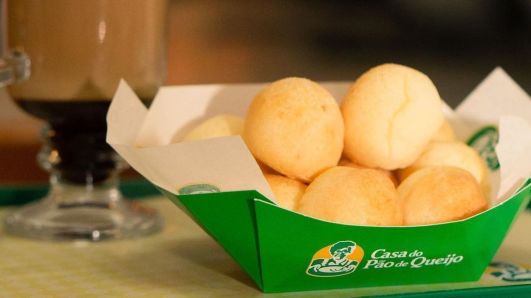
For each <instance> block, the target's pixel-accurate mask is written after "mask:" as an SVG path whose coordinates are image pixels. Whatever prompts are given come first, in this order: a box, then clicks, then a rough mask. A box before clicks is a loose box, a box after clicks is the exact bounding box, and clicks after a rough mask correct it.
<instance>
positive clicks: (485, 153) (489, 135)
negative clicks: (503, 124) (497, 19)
mask: <svg viewBox="0 0 531 298" xmlns="http://www.w3.org/2000/svg"><path fill="white" fill-rule="evenodd" d="M467 144H468V145H469V146H470V147H472V148H474V149H476V151H478V153H479V155H480V156H481V158H483V159H484V160H485V162H486V163H487V166H488V167H489V169H490V170H491V171H495V170H497V169H499V168H500V163H499V162H498V157H497V156H496V152H495V151H494V149H495V147H496V144H498V129H497V128H496V127H495V126H485V127H483V128H482V129H480V130H478V131H477V132H476V133H475V134H473V135H472V137H470V139H469V140H468V142H467Z"/></svg>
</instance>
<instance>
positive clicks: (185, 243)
mask: <svg viewBox="0 0 531 298" xmlns="http://www.w3.org/2000/svg"><path fill="white" fill-rule="evenodd" d="M145 204H147V205H149V206H151V207H153V208H156V209H157V210H159V211H160V212H161V213H162V216H163V218H164V220H165V228H164V229H163V231H162V232H160V233H158V234H155V235H151V236H148V237H145V238H139V239H132V240H119V241H109V242H99V243H90V242H84V241H80V242H46V241H33V240H27V239H21V238H16V237H12V236H9V235H6V234H5V232H4V231H3V230H0V289H1V290H0V296H2V297H34V296H35V297H104V296H113V297H238V296H239V297H255V296H262V295H264V294H261V293H260V291H259V290H258V289H257V288H256V287H255V286H254V285H253V283H252V281H251V280H250V278H248V277H247V276H246V274H245V273H244V272H243V271H242V270H241V269H240V268H239V267H238V265H237V264H236V263H235V262H234V261H233V260H232V259H231V258H230V257H229V255H227V254H226V253H225V252H224V251H223V249H222V248H221V247H220V246H219V245H218V244H217V243H216V242H214V240H212V239H211V238H210V237H209V236H208V235H207V234H205V232H203V231H202V230H201V229H200V228H199V227H198V226H197V225H196V224H195V223H194V222H193V221H192V220H191V219H190V218H188V217H187V216H186V215H185V214H184V213H183V212H182V211H181V210H179V209H178V208H177V207H175V206H173V204H172V203H171V202H170V201H169V200H167V199H164V198H159V197H156V198H152V199H149V200H146V201H145ZM10 209H11V208H2V209H0V218H3V216H4V215H5V214H6V213H7V212H9V211H10ZM529 227H531V211H529V210H527V211H524V212H523V213H522V214H521V215H520V217H519V219H518V221H517V222H516V224H515V225H514V226H513V228H512V230H511V232H510V233H509V235H508V236H507V238H506V240H505V242H504V244H503V246H502V248H501V250H500V251H499V253H498V255H497V256H496V258H495V259H496V260H499V261H506V262H511V263H515V264H519V265H521V266H523V267H524V268H527V269H531V237H529ZM513 284H514V285H522V284H531V281H527V282H520V283H513ZM499 285H511V283H507V282H503V281H501V280H499V279H497V278H494V277H492V276H491V275H489V274H487V273H486V274H484V277H483V278H482V279H481V280H480V281H479V282H477V283H460V284H439V285H420V286H408V287H384V288H372V289H348V290H335V291H328V292H304V293H285V294H274V295H273V294H269V295H266V296H267V297H277V296H282V297H284V296H288V297H297V296H304V297H321V296H323V295H330V296H334V297H352V296H359V295H376V294H378V295H382V294H394V293H404V292H425V291H432V290H446V289H454V288H474V287H491V286H499Z"/></svg>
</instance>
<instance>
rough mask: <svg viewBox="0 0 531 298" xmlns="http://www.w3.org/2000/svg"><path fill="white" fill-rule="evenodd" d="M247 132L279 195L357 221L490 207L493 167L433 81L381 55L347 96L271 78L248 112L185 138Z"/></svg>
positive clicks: (291, 203) (390, 221) (292, 204)
mask: <svg viewBox="0 0 531 298" xmlns="http://www.w3.org/2000/svg"><path fill="white" fill-rule="evenodd" d="M229 135H241V136H242V137H243V139H244V141H245V143H246V144H247V146H248V148H249V150H250V151H251V153H252V154H253V156H254V157H255V159H256V160H257V162H258V164H259V165H260V168H261V169H262V171H263V173H264V175H265V178H266V179H267V181H268V183H269V185H270V186H271V188H272V190H273V192H274V194H275V196H276V201H277V204H279V205H280V206H281V207H284V208H287V209H290V210H294V211H296V212H299V213H301V214H305V215H308V216H312V217H315V218H318V219H323V220H327V221H332V222H336V223H342V224H352V225H378V226H400V225H423V224H433V223H443V222H448V221H453V220H459V219H464V218H467V217H469V216H471V215H474V214H477V213H479V212H481V211H483V210H486V209H487V207H488V201H487V199H486V197H487V196H488V195H489V193H490V190H489V189H490V188H489V176H488V175H489V173H488V169H487V167H486V165H485V163H484V161H483V160H482V159H481V158H480V156H479V155H478V153H477V152H476V151H474V150H473V149H472V148H470V147H468V146H467V145H466V144H464V143H462V142H459V141H457V140H455V136H454V133H453V130H452V128H451V127H450V125H449V123H448V122H447V121H446V120H445V118H444V116H443V105H442V101H441V98H440V96H439V94H438V92H437V89H436V87H435V86H434V84H433V82H432V81H431V80H430V79H429V78H428V76H426V75H425V74H423V73H421V72H420V71H418V70H415V69H412V68H410V67H406V66H402V65H397V64H383V65H379V66H376V67H374V68H372V69H370V70H368V71H367V72H365V73H363V74H362V75H361V76H360V77H359V78H358V79H357V80H356V81H355V82H354V83H353V84H352V86H351V87H350V88H349V90H348V91H347V93H346V94H345V95H344V97H343V98H342V100H341V101H340V104H339V105H338V104H337V101H336V100H335V99H334V97H333V96H332V95H331V94H330V93H329V92H328V91H327V90H326V89H324V88H323V87H322V86H320V85H319V84H318V83H316V82H313V81H311V80H309V79H304V78H295V77H292V78H285V79H281V80H278V81H275V82H273V83H272V84H270V85H268V86H266V87H265V88H263V89H262V90H261V91H260V92H259V93H258V94H257V95H256V96H255V97H254V99H253V101H252V103H251V105H250V106H249V109H248V111H247V115H246V117H245V119H242V118H240V117H237V116H231V115H219V116H215V117H213V118H210V119H207V120H206V121H204V122H203V123H201V124H199V125H198V126H197V127H195V128H194V129H192V130H191V131H190V132H189V133H188V135H187V136H186V137H185V138H184V140H185V141H190V140H199V139H206V138H212V137H221V136H229Z"/></svg>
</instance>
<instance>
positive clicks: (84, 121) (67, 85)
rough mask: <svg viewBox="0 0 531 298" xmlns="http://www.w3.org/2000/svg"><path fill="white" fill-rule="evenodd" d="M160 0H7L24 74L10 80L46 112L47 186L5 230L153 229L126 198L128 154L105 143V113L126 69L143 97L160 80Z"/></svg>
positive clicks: (31, 106)
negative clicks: (123, 175) (122, 186)
mask: <svg viewBox="0 0 531 298" xmlns="http://www.w3.org/2000/svg"><path fill="white" fill-rule="evenodd" d="M166 8H167V3H166V0H91V1H72V0H15V1H13V0H11V1H9V2H8V9H7V11H8V18H7V19H8V36H9V46H10V47H11V48H15V49H16V50H18V51H20V52H24V53H25V54H26V55H27V56H28V57H29V59H30V60H31V75H30V77H29V78H28V79H27V80H26V81H23V82H20V83H16V84H12V85H11V86H9V93H10V94H11V96H12V97H13V98H14V99H15V102H16V103H17V104H18V106H19V107H20V108H22V109H23V110H24V111H26V112H28V113H29V114H31V115H33V116H35V117H38V118H40V119H42V120H44V121H45V123H46V124H45V127H44V129H43V130H42V139H43V141H44V145H43V147H42V149H41V151H40V152H39V154H38V157H37V160H38V163H39V164H40V165H41V166H42V167H43V168H44V169H45V170H47V171H49V172H50V174H51V179H50V183H51V187H50V192H49V193H48V195H47V196H46V197H45V198H44V199H42V200H40V201H38V202H36V203H32V204H30V205H27V206H25V207H22V208H21V209H20V210H18V211H16V212H14V213H13V214H11V215H10V216H8V217H7V218H6V220H5V227H6V230H7V231H8V232H10V233H12V234H16V235H20V236H25V237H31V238H40V239H87V240H102V239H114V238H124V237H135V236H141V235H146V234H149V233H152V232H154V231H156V230H158V229H159V228H160V226H161V220H160V218H159V216H158V214H157V213H156V212H154V211H153V210H150V209H147V208H145V207H141V206H139V205H136V204H135V203H131V202H130V201H127V200H123V199H122V197H121V194H120V192H119V191H118V189H117V183H118V173H119V172H120V170H121V169H123V168H124V167H125V163H124V162H123V161H122V160H121V159H120V158H119V157H118V155H117V154H116V153H115V152H114V151H113V150H112V149H111V148H110V146H109V145H108V144H107V143H106V142H105V136H106V113H107V109H108V107H109V104H110V99H111V98H112V96H113V93H114V91H115V89H116V88H117V86H118V83H119V80H120V79H121V78H124V79H125V80H126V81H127V82H128V83H129V84H130V85H131V86H132V87H133V89H134V90H135V91H136V93H137V94H138V95H139V96H140V97H141V98H142V99H143V100H144V101H145V102H146V103H148V102H149V101H150V100H152V98H153V97H154V95H155V93H156V91H157V89H158V87H159V86H160V85H161V84H162V83H163V81H164V79H165V53H166V42H165V39H166V36H165V32H166V30H165V28H166V25H165V20H166Z"/></svg>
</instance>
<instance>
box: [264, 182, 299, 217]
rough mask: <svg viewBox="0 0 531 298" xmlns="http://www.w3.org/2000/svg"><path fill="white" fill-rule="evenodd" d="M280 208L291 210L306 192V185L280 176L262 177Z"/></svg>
mask: <svg viewBox="0 0 531 298" xmlns="http://www.w3.org/2000/svg"><path fill="white" fill-rule="evenodd" d="M264 176H265V178H266V180H267V183H269V186H270V187H271V190H272V191H273V193H274V194H275V198H276V199H277V200H276V201H277V204H278V205H279V206H280V207H283V208H286V209H289V210H293V209H295V206H296V205H297V203H298V202H299V200H300V198H301V197H302V195H303V194H304V191H305V190H306V184H304V183H301V182H299V181H297V180H294V179H290V178H288V177H284V176H281V175H269V174H267V175H264Z"/></svg>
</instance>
